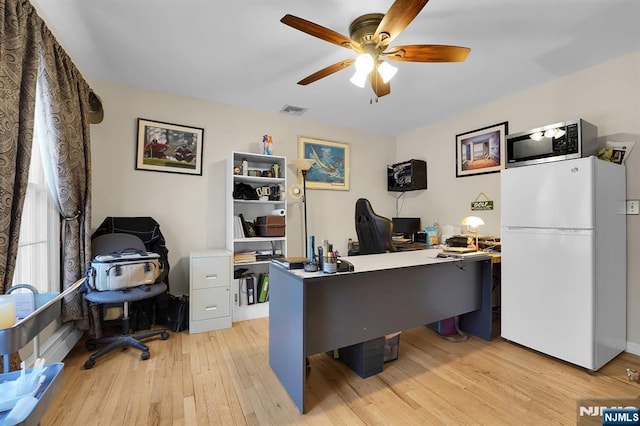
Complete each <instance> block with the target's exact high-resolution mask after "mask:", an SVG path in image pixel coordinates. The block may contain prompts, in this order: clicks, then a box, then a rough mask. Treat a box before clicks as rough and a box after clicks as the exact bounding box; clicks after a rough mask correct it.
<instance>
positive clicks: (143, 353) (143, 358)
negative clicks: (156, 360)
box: [140, 351, 151, 361]
mask: <svg viewBox="0 0 640 426" xmlns="http://www.w3.org/2000/svg"><path fill="white" fill-rule="evenodd" d="M150 357H151V354H149V352H148V351H145V352H142V353H141V354H140V359H141V360H143V361H146V360H148V359H149V358H150Z"/></svg>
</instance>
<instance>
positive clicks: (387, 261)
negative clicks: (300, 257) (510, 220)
mask: <svg viewBox="0 0 640 426" xmlns="http://www.w3.org/2000/svg"><path fill="white" fill-rule="evenodd" d="M440 252H442V250H441V249H426V250H413V251H402V252H393V253H382V254H368V255H363V256H347V257H341V258H340V259H341V260H346V261H348V262H351V264H352V265H353V269H354V271H353V272H352V273H358V272H371V271H380V270H384V269H396V268H407V267H411V266H421V265H430V264H434V263H447V262H458V261H460V260H464V259H465V258H474V259H475V258H476V257H477V256H482V257H485V256H487V255H486V253H482V252H480V253H469V254H466V255H460V256H457V257H437V255H438V253H440ZM487 257H488V256H487ZM289 272H290V273H292V274H294V275H297V276H299V277H303V278H312V277H320V276H327V275H328V274H325V273H323V272H305V271H304V270H302V269H294V270H290V271H289ZM341 273H343V272H341Z"/></svg>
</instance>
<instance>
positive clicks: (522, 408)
mask: <svg viewBox="0 0 640 426" xmlns="http://www.w3.org/2000/svg"><path fill="white" fill-rule="evenodd" d="M150 348H151V359H149V360H147V361H141V360H140V358H139V354H140V353H139V351H137V350H133V349H128V350H126V351H122V352H115V353H114V354H113V355H111V356H108V357H107V358H104V359H100V360H98V361H97V363H96V365H95V366H94V367H93V369H91V370H84V368H83V365H84V362H85V361H86V359H87V356H88V354H87V352H86V350H85V349H84V345H83V344H82V342H81V343H80V344H78V346H77V347H76V348H74V349H73V350H72V351H71V353H70V354H69V355H68V356H67V358H66V359H65V361H64V362H65V368H64V376H63V379H64V380H63V385H62V388H61V389H60V391H59V393H58V395H57V397H56V399H55V401H54V402H53V403H52V405H51V406H50V408H49V410H48V411H47V413H46V415H45V416H44V418H43V419H42V425H45V426H46V425H97V424H100V425H147V424H149V425H218V424H219V425H231V424H236V425H245V424H247V425H288V424H310V425H329V424H337V425H363V424H365V425H374V424H377V425H393V424H395V425H439V424H446V425H453V424H456V425H457V424H483V425H500V424H504V425H515V424H518V425H526V424H531V425H552V424H565V425H573V424H576V420H577V399H578V398H585V397H608V398H623V397H626V398H636V397H638V396H639V395H640V385H639V384H638V383H635V382H630V381H629V380H628V379H627V375H626V368H634V369H638V370H640V357H638V356H635V355H630V354H627V353H624V354H622V355H620V356H618V357H617V358H616V359H615V360H613V361H612V362H610V363H609V364H608V365H606V366H605V367H603V368H602V369H601V370H599V371H598V372H596V373H594V374H590V373H588V372H587V371H585V370H583V369H581V368H578V367H574V366H571V365H569V364H566V363H563V362H560V361H557V360H554V359H552V358H550V357H547V356H544V355H541V354H538V353H535V352H533V351H531V350H528V349H525V348H522V347H520V346H518V345H515V344H512V343H509V342H506V341H504V340H502V339H500V338H497V339H495V340H493V341H491V342H486V341H484V340H481V339H478V338H474V337H472V338H470V339H469V340H468V341H467V342H464V343H455V342H450V341H447V340H444V339H442V338H440V337H438V336H437V335H436V334H434V333H433V332H432V331H431V330H429V329H426V328H415V329H411V330H408V331H405V332H403V333H402V335H401V338H400V355H399V358H398V360H396V361H392V362H389V363H386V364H385V368H384V371H383V372H382V373H380V374H378V375H376V376H373V377H369V378H367V379H361V378H360V377H359V376H358V375H357V374H356V373H354V372H353V371H351V370H350V369H348V368H347V367H346V366H345V365H343V364H342V363H341V362H339V361H336V360H333V359H331V358H330V357H329V356H327V355H326V354H318V355H314V356H312V357H311V358H310V361H311V368H312V369H311V373H310V375H309V381H308V393H307V397H308V401H310V406H311V407H312V408H311V410H310V412H309V413H307V414H306V415H301V414H300V413H299V412H298V410H297V408H296V406H295V405H294V403H293V401H292V400H291V399H290V398H289V395H288V394H287V393H286V391H285V390H284V388H283V387H282V386H281V385H280V382H279V381H278V379H277V378H276V376H275V374H274V373H273V372H272V371H271V369H270V368H269V361H268V357H269V356H268V353H269V348H268V319H267V318H263V319H257V320H251V321H244V322H239V323H235V324H234V326H233V328H231V329H227V330H220V331H216V332H210V333H200V334H195V335H189V334H187V333H184V332H183V333H172V334H171V336H170V338H169V340H167V341H162V340H159V339H158V340H153V341H151V342H150Z"/></svg>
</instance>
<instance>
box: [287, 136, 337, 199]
mask: <svg viewBox="0 0 640 426" xmlns="http://www.w3.org/2000/svg"><path fill="white" fill-rule="evenodd" d="M298 156H299V157H300V158H308V159H311V160H313V161H314V163H313V166H311V169H309V171H308V172H307V177H306V178H307V188H308V189H333V190H339V191H348V190H349V145H348V144H346V143H341V142H331V141H325V140H320V139H314V138H308V137H305V136H300V137H299V138H298ZM298 180H299V182H300V185H302V175H301V174H299V175H298Z"/></svg>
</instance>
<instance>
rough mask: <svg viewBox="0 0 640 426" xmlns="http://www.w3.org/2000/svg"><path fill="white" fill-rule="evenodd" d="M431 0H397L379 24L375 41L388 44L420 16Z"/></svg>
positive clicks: (379, 43)
mask: <svg viewBox="0 0 640 426" xmlns="http://www.w3.org/2000/svg"><path fill="white" fill-rule="evenodd" d="M428 2H429V0H396V1H395V3H393V4H392V5H391V7H390V8H389V10H388V11H387V13H386V14H385V15H384V18H382V21H380V24H378V28H376V32H375V34H374V35H373V41H375V42H376V44H378V45H379V46H388V45H389V43H391V41H392V40H393V39H394V38H396V37H397V36H398V34H400V33H401V32H402V30H404V29H405V28H406V27H407V25H409V24H410V23H411V21H413V19H414V18H415V17H416V16H418V13H420V11H421V10H422V8H423V7H424V6H425V5H426V4H427V3H428Z"/></svg>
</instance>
